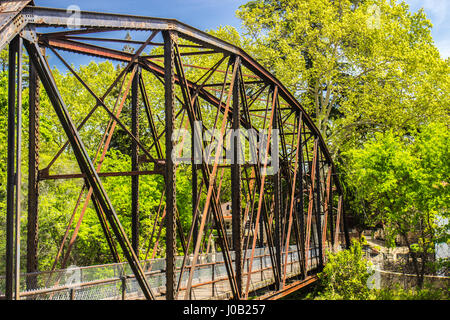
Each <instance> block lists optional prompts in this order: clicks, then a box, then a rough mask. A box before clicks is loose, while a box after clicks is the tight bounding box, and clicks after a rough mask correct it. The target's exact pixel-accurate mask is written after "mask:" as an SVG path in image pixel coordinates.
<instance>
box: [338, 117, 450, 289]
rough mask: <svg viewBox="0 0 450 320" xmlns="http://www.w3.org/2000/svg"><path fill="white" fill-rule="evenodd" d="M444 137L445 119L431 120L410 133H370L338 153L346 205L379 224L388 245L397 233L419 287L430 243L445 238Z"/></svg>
mask: <svg viewBox="0 0 450 320" xmlns="http://www.w3.org/2000/svg"><path fill="white" fill-rule="evenodd" d="M449 141H450V133H449V130H448V124H443V123H433V124H430V125H427V126H422V127H421V131H419V132H416V133H415V134H414V135H408V136H401V135H398V134H397V133H394V132H393V131H388V132H386V133H384V134H381V133H376V134H374V136H373V138H372V139H371V140H370V141H368V142H367V143H366V144H365V145H364V148H355V149H352V150H350V151H348V152H346V153H345V154H344V157H346V159H347V162H348V163H349V165H348V166H347V167H346V168H345V169H346V170H345V171H346V178H345V179H346V181H345V182H346V185H347V186H348V188H351V189H352V190H351V193H352V194H353V195H354V198H353V199H352V201H351V207H352V210H353V211H354V212H355V213H356V214H357V215H359V216H362V217H363V220H364V221H365V223H366V225H369V226H375V225H377V224H382V225H383V226H384V230H385V233H386V236H387V240H388V244H389V245H390V246H395V241H394V240H395V238H396V237H397V236H400V237H401V238H402V239H403V241H404V242H405V243H406V244H407V246H408V248H409V254H410V256H411V259H412V264H413V268H414V270H415V273H416V275H417V280H418V281H417V284H418V286H419V287H422V285H423V277H424V275H425V272H426V269H427V266H428V265H429V264H430V262H432V260H433V259H432V257H433V254H434V251H435V245H436V244H437V243H448V242H449V241H450V237H449V234H448V232H447V231H448V230H449V224H448V218H449V207H448V204H449V203H450V201H449V200H450V197H449V187H448V183H449V178H450V177H449V174H450V163H449V161H448V159H450V151H449V150H450V143H449ZM443 221H446V223H442V222H443Z"/></svg>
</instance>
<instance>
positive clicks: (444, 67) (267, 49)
mask: <svg viewBox="0 0 450 320" xmlns="http://www.w3.org/2000/svg"><path fill="white" fill-rule="evenodd" d="M238 16H239V17H240V18H241V19H242V22H243V25H244V28H245V31H246V35H247V36H248V39H247V40H246V41H243V44H244V46H245V48H246V50H247V51H248V52H249V53H250V54H251V55H252V56H254V57H256V58H257V60H258V61H259V62H260V63H262V64H263V65H264V66H265V67H266V68H268V69H269V70H270V71H272V72H273V73H274V74H275V75H276V76H277V77H278V78H279V79H280V80H281V81H282V82H283V84H284V85H286V86H287V88H288V89H290V91H291V92H293V93H294V95H295V96H296V97H297V98H298V99H299V100H300V101H301V102H302V105H303V107H304V108H305V109H306V110H307V112H308V113H309V114H310V115H311V116H312V118H313V119H314V120H315V122H316V124H317V127H318V128H319V130H320V131H321V132H322V135H323V136H324V138H325V139H326V140H328V141H329V143H330V146H329V147H330V149H331V150H330V151H331V153H332V154H333V155H334V156H336V155H337V154H338V153H339V151H340V150H346V149H347V148H351V147H352V146H355V145H359V144H360V143H361V142H363V141H364V140H365V139H366V136H367V134H368V133H373V132H377V131H384V130H388V129H389V128H392V129H393V130H395V131H397V132H402V133H406V132H408V130H410V129H411V128H417V127H418V126H420V125H421V124H423V123H424V122H428V121H431V120H433V119H447V121H448V116H449V113H448V106H449V104H450V96H449V92H450V90H449V84H450V80H449V79H450V77H449V75H450V72H449V67H450V60H447V61H444V60H443V59H441V57H440V54H439V52H438V50H437V49H436V47H435V46H434V44H433V40H432V37H431V22H430V21H429V20H428V19H427V17H426V16H425V13H424V12H423V11H422V10H419V11H418V12H417V13H411V12H409V8H408V5H407V4H405V3H404V2H401V3H397V2H394V1H387V0H366V1H350V0H343V1H332V0H303V1H298V0H283V1H275V0H255V1H249V2H248V3H247V4H245V5H243V6H241V7H240V10H239V11H238Z"/></svg>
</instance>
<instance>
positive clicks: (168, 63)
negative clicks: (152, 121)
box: [163, 31, 176, 300]
mask: <svg viewBox="0 0 450 320" xmlns="http://www.w3.org/2000/svg"><path fill="white" fill-rule="evenodd" d="M163 37H164V69H165V73H164V89H165V115H166V177H165V178H166V179H165V180H166V181H165V182H166V299H167V300H173V299H174V298H175V291H176V287H175V285H176V280H175V253H176V215H175V207H176V198H175V170H176V168H175V165H174V163H173V159H172V151H173V141H172V134H173V131H174V122H175V112H174V109H175V92H174V84H175V62H174V55H175V52H174V47H175V41H176V33H175V32H173V31H164V32H163Z"/></svg>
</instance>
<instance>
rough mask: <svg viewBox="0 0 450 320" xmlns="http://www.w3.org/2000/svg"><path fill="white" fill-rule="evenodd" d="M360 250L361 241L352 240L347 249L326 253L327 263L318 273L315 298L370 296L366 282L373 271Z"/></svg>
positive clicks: (362, 297) (359, 297) (356, 298)
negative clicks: (317, 287) (318, 281)
mask: <svg viewBox="0 0 450 320" xmlns="http://www.w3.org/2000/svg"><path fill="white" fill-rule="evenodd" d="M369 267H370V262H368V261H367V260H366V259H365V258H364V256H363V251H362V243H361V242H359V241H356V240H353V242H352V245H351V246H350V248H349V249H348V250H343V251H339V252H337V253H328V254H327V263H326V265H325V267H324V269H323V271H322V272H321V273H320V274H319V280H320V288H319V294H318V295H317V296H316V299H332V300H341V299H343V300H365V299H369V298H370V297H371V292H370V289H369V288H368V287H367V282H368V279H369V278H370V276H371V275H372V274H373V271H370V269H369Z"/></svg>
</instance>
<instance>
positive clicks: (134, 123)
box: [131, 67, 140, 257]
mask: <svg viewBox="0 0 450 320" xmlns="http://www.w3.org/2000/svg"><path fill="white" fill-rule="evenodd" d="M139 78H140V67H137V69H136V73H135V74H134V78H133V83H132V85H131V133H132V134H133V135H134V136H135V137H136V139H139V101H138V99H139V98H138V95H139ZM131 170H132V171H138V170H139V146H138V144H137V143H136V141H135V140H132V142H131ZM131 243H132V246H133V250H134V251H135V252H136V255H137V256H138V257H139V175H133V176H131Z"/></svg>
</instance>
